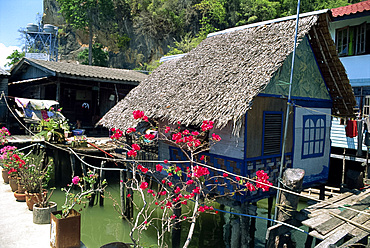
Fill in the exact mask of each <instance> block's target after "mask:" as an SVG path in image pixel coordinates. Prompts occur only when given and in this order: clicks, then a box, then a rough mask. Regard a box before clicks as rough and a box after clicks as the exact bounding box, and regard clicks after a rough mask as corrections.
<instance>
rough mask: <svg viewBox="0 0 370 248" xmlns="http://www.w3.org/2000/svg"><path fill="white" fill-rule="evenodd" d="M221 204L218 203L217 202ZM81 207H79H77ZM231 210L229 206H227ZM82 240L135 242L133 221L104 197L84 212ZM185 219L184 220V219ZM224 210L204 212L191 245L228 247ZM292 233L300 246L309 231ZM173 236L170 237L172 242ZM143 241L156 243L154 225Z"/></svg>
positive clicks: (260, 226)
mask: <svg viewBox="0 0 370 248" xmlns="http://www.w3.org/2000/svg"><path fill="white" fill-rule="evenodd" d="M106 190H107V191H109V192H110V193H111V194H112V196H113V197H114V198H115V199H117V200H119V197H120V192H119V184H114V183H110V184H109V186H108V187H107V189H106ZM64 196H65V195H64V192H62V191H61V190H60V189H56V190H55V191H54V194H53V196H52V200H53V201H55V202H57V203H58V209H61V206H62V205H63V203H64ZM257 206H258V209H257V213H258V216H260V217H265V218H267V199H266V200H261V201H259V202H258V205H257ZM306 206H307V203H305V202H300V204H299V208H300V209H301V208H304V207H306ZM214 207H215V208H218V207H219V206H218V205H215V206H214ZM76 209H77V210H78V209H79V208H76ZM226 210H228V209H226ZM81 222H82V223H81V225H82V227H81V241H82V242H83V243H84V244H85V245H86V247H88V248H96V247H97V248H98V247H100V246H102V245H104V244H108V243H111V242H126V243H131V242H132V241H131V239H130V237H129V233H130V224H129V223H128V222H127V221H126V220H122V219H121V218H120V216H119V214H118V213H117V212H116V211H115V210H114V208H113V202H112V200H110V199H107V198H106V199H105V200H104V206H103V207H100V206H99V204H98V205H95V206H94V207H86V208H85V209H83V210H82V212H81ZM183 223H184V222H183ZM224 223H225V222H224V216H223V213H218V214H205V213H203V214H201V216H200V217H199V218H198V219H197V226H196V232H195V233H194V236H193V239H192V242H191V245H190V247H193V248H196V247H204V248H208V247H209V248H215V247H220V248H222V247H225V244H224V242H223V225H224ZM256 229H257V230H256V233H255V247H257V248H262V247H264V242H265V236H266V229H267V221H266V220H262V219H256ZM187 230H188V226H185V225H183V227H182V237H181V240H182V241H184V240H185V239H186V236H187ZM292 236H293V239H294V241H295V242H296V247H304V242H305V239H306V234H304V233H301V232H299V231H293V232H292ZM169 241H170V236H168V237H167V242H168V243H169ZM141 243H142V245H143V246H144V247H156V244H157V237H156V233H155V231H154V229H153V228H152V229H149V230H148V231H146V232H145V233H144V234H143V235H142V239H141Z"/></svg>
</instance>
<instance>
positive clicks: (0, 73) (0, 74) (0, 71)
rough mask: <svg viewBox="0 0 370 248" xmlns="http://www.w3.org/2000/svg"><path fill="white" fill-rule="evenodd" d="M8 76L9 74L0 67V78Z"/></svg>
mask: <svg viewBox="0 0 370 248" xmlns="http://www.w3.org/2000/svg"><path fill="white" fill-rule="evenodd" d="M3 75H4V76H9V75H10V73H9V72H7V71H6V70H4V69H3V68H1V67H0V76H3Z"/></svg>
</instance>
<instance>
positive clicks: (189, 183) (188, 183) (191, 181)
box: [186, 179, 194, 185]
mask: <svg viewBox="0 0 370 248" xmlns="http://www.w3.org/2000/svg"><path fill="white" fill-rule="evenodd" d="M193 182H194V181H193V180H191V179H190V180H188V181H187V182H186V185H191V184H193Z"/></svg>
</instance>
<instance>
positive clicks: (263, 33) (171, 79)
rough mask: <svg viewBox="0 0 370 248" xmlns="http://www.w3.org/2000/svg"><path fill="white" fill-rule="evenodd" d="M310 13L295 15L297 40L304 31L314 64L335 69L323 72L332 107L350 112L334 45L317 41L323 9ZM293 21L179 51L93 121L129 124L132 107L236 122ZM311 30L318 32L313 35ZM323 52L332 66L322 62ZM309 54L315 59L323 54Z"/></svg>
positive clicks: (288, 40)
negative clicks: (103, 114)
mask: <svg viewBox="0 0 370 248" xmlns="http://www.w3.org/2000/svg"><path fill="white" fill-rule="evenodd" d="M315 13H316V14H312V15H306V16H305V17H302V18H300V21H299V35H298V40H299V41H301V40H302V38H303V37H304V36H305V35H310V39H311V43H312V47H313V50H314V52H315V49H316V46H318V47H319V48H318V53H320V50H323V52H324V54H323V56H324V57H325V58H324V59H325V60H326V61H325V62H322V63H318V64H323V65H319V66H320V69H321V70H323V69H325V68H321V67H322V66H324V67H325V66H326V65H327V67H328V70H329V72H330V74H335V75H334V78H333V77H331V76H330V75H329V76H327V75H326V74H325V72H323V75H324V79H325V81H326V83H327V85H328V87H329V89H330V94H331V95H332V97H333V96H334V98H335V99H337V100H334V105H337V106H335V107H334V111H336V112H338V111H339V112H340V113H339V114H342V115H347V114H352V113H351V111H352V109H351V108H352V106H353V105H354V97H353V93H352V89H351V86H350V85H349V81H348V78H347V76H346V74H345V71H344V67H343V65H342V64H341V63H340V61H339V58H338V56H337V55H336V52H335V46H334V44H333V42H332V41H331V43H330V44H329V45H325V44H324V43H326V41H321V40H320V39H321V38H320V37H321V36H323V35H322V33H323V32H324V33H325V34H324V35H325V36H328V37H329V38H330V34H329V32H328V30H327V25H328V24H327V23H326V20H327V18H326V15H327V14H326V11H325V13H324V14H323V13H322V12H321V13H317V12H315ZM320 15H325V16H323V17H321V18H320ZM324 22H325V23H324ZM295 23H296V21H295V19H294V18H290V19H289V18H286V20H284V21H277V22H271V23H270V24H264V25H253V27H250V28H244V29H241V30H236V31H233V32H227V33H224V34H219V35H215V36H211V37H208V38H207V39H205V40H204V41H202V43H201V44H199V45H198V46H197V47H196V48H195V49H193V50H192V51H191V52H189V53H188V54H186V55H185V56H183V57H181V58H179V59H176V60H171V61H167V62H165V63H163V64H162V65H161V66H160V67H158V68H157V69H156V70H155V71H154V72H153V73H152V74H151V75H150V76H149V77H148V78H147V79H146V80H144V81H143V82H141V83H140V85H139V86H137V87H136V88H134V89H133V90H132V91H131V92H130V93H129V94H128V95H127V96H126V97H125V98H124V99H123V100H121V101H120V102H119V103H118V104H117V105H116V106H114V107H113V108H112V109H111V110H110V111H109V112H108V113H107V114H106V115H105V116H104V117H103V118H102V119H101V120H100V121H99V123H98V124H101V125H103V126H106V127H109V128H111V127H116V128H121V129H124V130H125V129H127V128H128V127H132V126H134V125H135V123H134V122H133V118H132V112H133V111H134V110H137V109H139V110H143V111H144V112H145V114H146V115H147V116H148V117H150V118H157V119H160V120H168V121H169V122H172V123H174V122H176V121H181V123H183V124H185V125H189V124H195V125H198V124H200V123H201V122H202V121H203V120H207V119H211V120H214V121H215V125H216V127H218V128H222V127H224V126H226V124H227V123H228V122H229V121H233V122H234V124H235V123H237V121H238V120H241V118H242V117H243V115H244V114H245V113H246V112H247V111H248V110H249V109H250V107H251V103H252V100H253V98H254V97H256V96H257V95H258V94H259V93H260V92H261V91H262V90H263V89H265V87H266V85H267V84H268V83H269V82H270V79H271V78H272V77H273V75H274V73H275V72H276V71H277V70H278V68H279V67H280V66H282V64H283V62H284V60H285V59H286V58H287V56H288V55H289V54H290V53H291V52H292V51H293V46H294V34H295ZM323 23H324V24H323ZM313 30H315V32H319V34H318V35H317V38H316V37H314V36H315V34H314V31H313ZM320 33H321V34H320ZM323 37H324V36H323ZM328 37H325V39H328ZM330 40H331V38H330ZM315 42H316V43H317V44H316V43H315ZM314 43H315V44H314ZM324 46H325V47H324ZM329 55H330V57H329V59H330V60H333V63H336V64H335V66H334V65H333V66H331V65H329V64H328V62H327V60H328V59H326V58H327V57H328V56H329ZM315 56H316V58H318V60H319V59H321V57H323V56H321V57H320V56H318V55H317V54H315ZM329 63H331V62H330V61H329ZM333 70H334V71H333ZM339 74H340V76H341V77H340V80H339V79H338V80H337V79H336V78H335V77H336V76H337V75H339ZM330 78H332V80H331V79H330ZM330 80H331V81H330ZM336 96H338V97H337V98H336ZM345 104H349V106H343V105H345ZM348 108H349V109H350V110H349V109H348Z"/></svg>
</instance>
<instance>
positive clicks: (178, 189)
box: [175, 186, 181, 194]
mask: <svg viewBox="0 0 370 248" xmlns="http://www.w3.org/2000/svg"><path fill="white" fill-rule="evenodd" d="M180 191H181V189H180V187H179V186H177V187H176V189H175V193H176V194H177V193H179V192H180Z"/></svg>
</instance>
